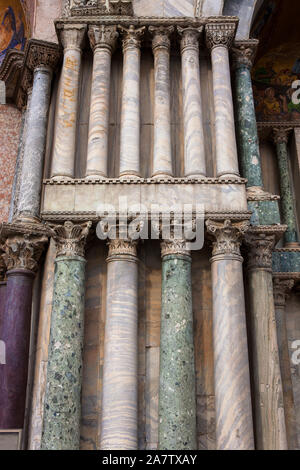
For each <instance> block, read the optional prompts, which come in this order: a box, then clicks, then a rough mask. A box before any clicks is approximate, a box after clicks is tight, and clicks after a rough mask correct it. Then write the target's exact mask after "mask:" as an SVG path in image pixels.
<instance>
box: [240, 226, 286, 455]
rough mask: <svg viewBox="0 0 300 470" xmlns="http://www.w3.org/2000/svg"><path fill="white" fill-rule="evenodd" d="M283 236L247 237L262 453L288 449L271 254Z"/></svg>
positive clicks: (254, 231) (272, 231)
mask: <svg viewBox="0 0 300 470" xmlns="http://www.w3.org/2000/svg"><path fill="white" fill-rule="evenodd" d="M283 232H284V228H283V227H282V226H280V225H279V226H274V227H271V228H270V227H263V226H260V227H256V228H254V227H252V228H251V231H249V233H248V234H247V235H246V244H247V246H248V249H249V252H248V289H249V325H250V329H249V331H250V335H249V336H250V340H251V348H250V349H251V354H252V368H253V371H252V377H253V401H254V413H255V420H254V422H255V439H256V448H257V449H259V450H285V449H287V439H286V427H285V416H284V405H283V392H282V381H281V374H280V365H279V353H278V343H277V333H276V321H275V309H274V297H273V279H272V251H273V249H274V246H275V243H276V239H277V235H279V236H282V235H283Z"/></svg>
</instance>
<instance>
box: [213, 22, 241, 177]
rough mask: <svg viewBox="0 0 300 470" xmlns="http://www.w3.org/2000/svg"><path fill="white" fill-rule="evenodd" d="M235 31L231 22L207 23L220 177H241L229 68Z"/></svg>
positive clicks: (218, 174) (218, 172)
mask: <svg viewBox="0 0 300 470" xmlns="http://www.w3.org/2000/svg"><path fill="white" fill-rule="evenodd" d="M235 28H236V26H235V24H230V23H228V24H208V25H206V27H205V31H206V44H207V47H208V48H209V49H210V50H211V61H212V71H213V93H214V105H215V132H216V157H217V162H216V163H217V176H218V177H232V176H235V177H236V176H239V165H238V155H237V147H236V136H235V125H234V112H233V101H232V91H231V79H230V65H229V49H230V47H231V45H232V41H233V39H234V35H235Z"/></svg>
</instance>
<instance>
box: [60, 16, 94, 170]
mask: <svg viewBox="0 0 300 470" xmlns="http://www.w3.org/2000/svg"><path fill="white" fill-rule="evenodd" d="M85 31H86V26H84V25H76V24H70V25H64V26H62V27H61V29H60V39H61V42H62V45H63V47H64V62H63V68H62V73H61V78H60V85H59V91H58V100H57V108H56V116H55V129H54V147H53V155H52V169H51V177H52V178H56V179H57V178H71V179H72V178H74V168H75V146H76V127H77V112H78V90H79V80H80V66H81V52H82V51H81V47H82V44H83V39H84V35H85Z"/></svg>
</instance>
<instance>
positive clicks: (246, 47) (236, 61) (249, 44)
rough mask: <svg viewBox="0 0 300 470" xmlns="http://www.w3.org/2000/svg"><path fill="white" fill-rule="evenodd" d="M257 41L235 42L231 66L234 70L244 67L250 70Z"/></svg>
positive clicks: (232, 49)
mask: <svg viewBox="0 0 300 470" xmlns="http://www.w3.org/2000/svg"><path fill="white" fill-rule="evenodd" d="M258 43H259V41H258V40H256V39H249V40H248V41H235V42H234V44H233V46H232V48H231V53H232V58H233V65H234V67H235V68H238V67H240V66H243V65H244V66H246V67H248V68H249V69H251V68H252V66H253V62H254V59H255V56H256V53H257V48H258Z"/></svg>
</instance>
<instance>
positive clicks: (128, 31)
mask: <svg viewBox="0 0 300 470" xmlns="http://www.w3.org/2000/svg"><path fill="white" fill-rule="evenodd" d="M118 29H119V31H120V33H121V34H122V37H123V42H122V45H123V51H126V50H127V49H139V48H140V47H141V39H142V37H143V35H144V32H145V30H146V27H145V26H143V27H142V28H136V27H135V26H133V25H130V26H129V28H125V27H124V26H121V25H119V26H118Z"/></svg>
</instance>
